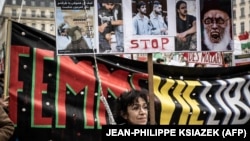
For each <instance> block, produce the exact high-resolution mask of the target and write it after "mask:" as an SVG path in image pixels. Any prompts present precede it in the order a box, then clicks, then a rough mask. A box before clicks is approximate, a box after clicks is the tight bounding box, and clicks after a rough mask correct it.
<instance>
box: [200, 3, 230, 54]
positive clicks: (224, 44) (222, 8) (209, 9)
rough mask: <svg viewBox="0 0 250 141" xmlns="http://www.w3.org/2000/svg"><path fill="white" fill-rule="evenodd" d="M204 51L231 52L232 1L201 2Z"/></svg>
mask: <svg viewBox="0 0 250 141" xmlns="http://www.w3.org/2000/svg"><path fill="white" fill-rule="evenodd" d="M200 3H201V27H202V28H201V30H202V31H201V33H202V51H230V50H232V47H231V46H230V43H231V41H232V32H231V31H232V30H231V29H232V24H231V1H230V0H200Z"/></svg>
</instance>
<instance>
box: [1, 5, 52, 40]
mask: <svg viewBox="0 0 250 141" xmlns="http://www.w3.org/2000/svg"><path fill="white" fill-rule="evenodd" d="M54 9H55V7H54V0H7V1H6V2H5V6H4V11H3V15H4V16H5V17H11V19H13V20H15V21H17V22H19V23H23V24H25V25H27V26H30V27H34V28H36V29H38V30H41V31H43V32H47V33H49V34H52V35H55V18H54V17H55V13H54V11H55V10H54Z"/></svg>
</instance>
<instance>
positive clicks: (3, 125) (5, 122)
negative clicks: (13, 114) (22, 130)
mask: <svg viewBox="0 0 250 141" xmlns="http://www.w3.org/2000/svg"><path fill="white" fill-rule="evenodd" d="M14 130H15V126H14V123H13V122H12V120H11V119H10V118H9V115H8V114H7V113H6V111H5V110H4V108H3V106H2V104H0V141H8V140H9V139H10V138H11V136H12V135H13V133H14Z"/></svg>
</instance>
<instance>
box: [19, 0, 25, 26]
mask: <svg viewBox="0 0 250 141" xmlns="http://www.w3.org/2000/svg"><path fill="white" fill-rule="evenodd" d="M23 1H24V0H22V3H21V9H20V13H19V17H18V23H20V19H21V15H22V11H23Z"/></svg>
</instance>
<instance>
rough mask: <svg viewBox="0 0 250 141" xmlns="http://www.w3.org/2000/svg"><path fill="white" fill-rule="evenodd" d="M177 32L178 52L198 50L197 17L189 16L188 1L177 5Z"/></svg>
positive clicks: (179, 2)
mask: <svg viewBox="0 0 250 141" xmlns="http://www.w3.org/2000/svg"><path fill="white" fill-rule="evenodd" d="M176 32H177V33H176V38H175V43H176V45H175V50H176V51H183V50H196V48H197V43H196V17H195V16H193V15H190V14H188V10H187V2H186V1H182V0H180V1H178V2H177V3H176Z"/></svg>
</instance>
